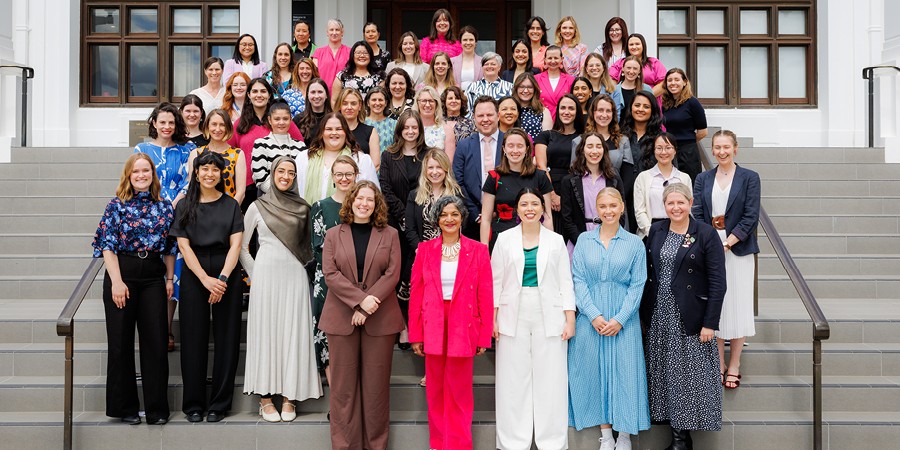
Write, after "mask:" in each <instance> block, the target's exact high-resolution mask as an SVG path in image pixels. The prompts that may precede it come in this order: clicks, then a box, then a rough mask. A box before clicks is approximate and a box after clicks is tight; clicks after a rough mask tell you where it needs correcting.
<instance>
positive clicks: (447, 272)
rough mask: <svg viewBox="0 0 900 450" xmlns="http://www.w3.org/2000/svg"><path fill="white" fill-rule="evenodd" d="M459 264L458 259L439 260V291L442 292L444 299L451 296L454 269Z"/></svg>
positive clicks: (454, 278) (454, 277) (448, 298)
mask: <svg viewBox="0 0 900 450" xmlns="http://www.w3.org/2000/svg"><path fill="white" fill-rule="evenodd" d="M458 266H459V260H458V259H457V260H456V261H441V292H442V293H443V294H444V300H450V299H451V298H453V284H454V283H456V269H457V267H458Z"/></svg>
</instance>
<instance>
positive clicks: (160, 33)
mask: <svg viewBox="0 0 900 450" xmlns="http://www.w3.org/2000/svg"><path fill="white" fill-rule="evenodd" d="M94 8H118V10H119V32H118V33H94V32H93V27H92V19H93V17H92V15H91V10H92V9H94ZM135 9H138V10H140V9H156V13H157V15H156V33H132V32H131V11H133V10H135ZM175 9H199V10H200V32H199V33H179V34H175V33H173V32H172V31H173V27H174V20H173V18H172V14H173V10H175ZM214 9H235V10H237V11H238V14H240V0H215V1H212V2H204V1H197V0H160V1H145V0H140V1H101V0H82V1H81V17H82V18H84V19H83V20H82V21H81V30H80V35H81V44H80V62H81V69H80V71H79V77H80V79H79V105H80V106H82V107H149V106H153V105H155V104H158V103H160V102H162V101H171V102H176V103H177V102H180V101H181V99H182V97H180V96H179V97H175V96H173V92H174V76H173V74H174V72H173V71H174V67H173V65H172V63H171V62H172V59H173V53H172V49H173V48H174V46H177V45H192V46H197V47H199V49H200V62H201V64H200V65H199V66H198V67H197V70H198V71H200V81H201V85H202V84H203V83H206V77H205V75H204V74H203V68H202V62H203V61H204V60H206V58H208V57H209V56H210V55H212V48H213V46H218V45H226V46H234V43H235V42H236V40H237V38H238V36H239V35H240V33H239V32H238V33H216V34H213V33H212V11H213V10H214ZM149 44H152V45H155V46H156V47H157V73H156V76H157V96H155V97H153V96H149V97H138V96H131V95H129V89H128V86H129V82H130V79H131V61H130V54H131V50H130V47H131V46H132V45H149ZM94 45H115V46H117V48H118V58H119V66H118V67H119V72H118V77H119V78H118V85H117V86H118V95H117V96H110V97H104V96H93V95H91V94H92V92H91V87H92V86H91V85H92V82H93V73H92V69H93V65H92V64H93V60H92V58H93V56H92V54H91V49H92V47H93V46H94ZM198 87H199V86H198Z"/></svg>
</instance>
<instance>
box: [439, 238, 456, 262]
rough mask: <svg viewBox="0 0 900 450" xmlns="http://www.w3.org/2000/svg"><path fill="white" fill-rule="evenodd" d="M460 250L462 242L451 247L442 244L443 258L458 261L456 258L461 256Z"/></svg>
mask: <svg viewBox="0 0 900 450" xmlns="http://www.w3.org/2000/svg"><path fill="white" fill-rule="evenodd" d="M459 249H460V241H456V243H455V244H453V245H451V246H449V247H448V246H446V245H444V244H441V256H443V257H444V258H447V259H456V257H457V256H459Z"/></svg>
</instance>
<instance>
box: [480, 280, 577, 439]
mask: <svg viewBox="0 0 900 450" xmlns="http://www.w3.org/2000/svg"><path fill="white" fill-rule="evenodd" d="M519 303H520V304H519V317H518V323H517V325H516V335H515V336H514V337H513V336H507V335H501V336H500V338H499V339H498V340H497V379H496V395H497V448H499V449H503V450H520V449H521V450H527V449H530V448H531V441H532V436H533V437H534V442H535V444H537V447H538V448H539V449H541V450H564V449H566V448H568V446H569V444H568V433H569V428H568V425H569V412H568V411H569V409H568V402H569V397H568V394H569V389H568V386H569V377H568V371H567V367H566V350H567V345H568V342H567V341H564V340H562V338H561V337H560V336H553V337H547V336H546V334H545V333H544V320H543V313H542V312H541V296H540V293H539V291H538V289H537V288H524V289H522V296H521V297H520V298H519ZM501 308H502V306H501Z"/></svg>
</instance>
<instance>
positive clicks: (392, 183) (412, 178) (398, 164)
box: [378, 148, 426, 230]
mask: <svg viewBox="0 0 900 450" xmlns="http://www.w3.org/2000/svg"><path fill="white" fill-rule="evenodd" d="M425 151H426V149H425V148H422V149H420V150H419V153H418V154H417V155H416V156H404V157H402V158H400V159H394V158H396V156H395V155H394V154H393V153H391V152H388V151H384V152H381V167H380V168H379V169H378V182H379V183H380V184H381V192H382V193H383V194H384V201H385V203H387V207H388V224H389V225H390V226H392V227H394V228H396V229H398V230H400V229H401V227H400V224H401V222H402V221H403V219H404V217H405V215H406V200H407V197H409V193H410V192H413V191H415V190H416V189H417V188H418V187H419V174H420V173H421V172H422V158H423V157H424V156H425ZM406 225H407V226H409V224H406Z"/></svg>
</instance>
